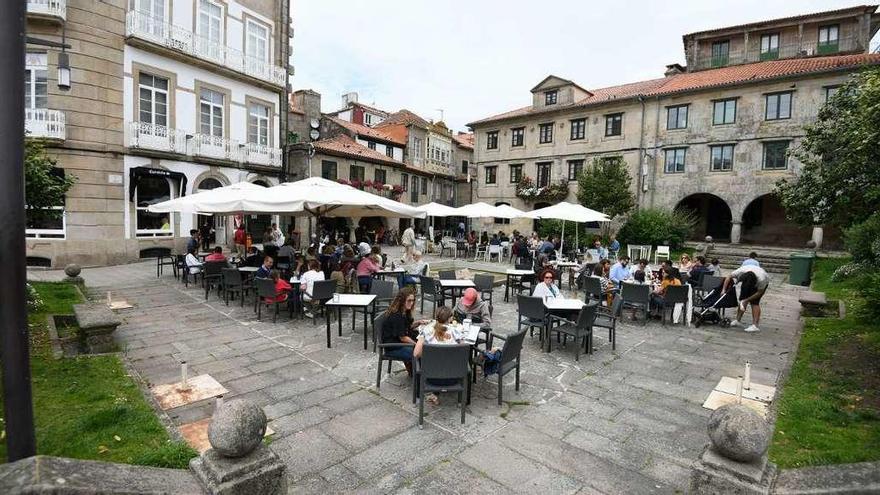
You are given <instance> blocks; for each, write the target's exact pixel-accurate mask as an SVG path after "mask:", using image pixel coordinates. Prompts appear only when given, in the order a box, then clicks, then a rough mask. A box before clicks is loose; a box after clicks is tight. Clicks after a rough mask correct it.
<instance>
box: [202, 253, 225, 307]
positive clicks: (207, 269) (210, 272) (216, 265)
mask: <svg viewBox="0 0 880 495" xmlns="http://www.w3.org/2000/svg"><path fill="white" fill-rule="evenodd" d="M224 268H226V263H225V262H220V261H209V262H207V263H205V264H204V265H202V285H204V286H205V300H206V301H207V300H208V294H209V293H210V292H211V289H213V288H214V287H215V286H216V287H217V295H218V296H219V295H220V291H221V290H223V289H222V287H223V269H224Z"/></svg>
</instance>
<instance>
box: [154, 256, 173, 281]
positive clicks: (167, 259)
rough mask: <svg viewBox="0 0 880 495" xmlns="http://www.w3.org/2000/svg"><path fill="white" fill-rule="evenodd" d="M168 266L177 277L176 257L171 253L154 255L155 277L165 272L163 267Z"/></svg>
mask: <svg viewBox="0 0 880 495" xmlns="http://www.w3.org/2000/svg"><path fill="white" fill-rule="evenodd" d="M166 266H170V267H171V271H172V273H174V277H175V278H177V258H176V257H175V256H174V255H173V254H160V255H159V256H156V277H159V276H160V275H161V274H163V273H165V267H166Z"/></svg>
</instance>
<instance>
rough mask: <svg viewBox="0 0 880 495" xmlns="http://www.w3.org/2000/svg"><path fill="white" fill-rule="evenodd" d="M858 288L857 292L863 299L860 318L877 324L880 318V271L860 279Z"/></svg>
mask: <svg viewBox="0 0 880 495" xmlns="http://www.w3.org/2000/svg"><path fill="white" fill-rule="evenodd" d="M857 287H858V288H857V289H856V292H857V293H858V295H859V297H861V298H862V301H861V304H859V307H858V309H857V313H858V315H859V317H861V318H862V319H863V320H865V321H875V322H876V321H877V319H878V318H880V303H878V301H880V271H878V272H871V273H867V274H865V275H863V276H861V277H859V282H858V285H857Z"/></svg>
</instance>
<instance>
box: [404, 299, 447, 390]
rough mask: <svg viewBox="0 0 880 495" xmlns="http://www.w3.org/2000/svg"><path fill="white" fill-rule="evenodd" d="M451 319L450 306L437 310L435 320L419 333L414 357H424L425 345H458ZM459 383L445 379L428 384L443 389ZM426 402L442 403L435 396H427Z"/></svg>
mask: <svg viewBox="0 0 880 495" xmlns="http://www.w3.org/2000/svg"><path fill="white" fill-rule="evenodd" d="M451 318H452V310H451V309H449V306H440V307H439V308H437V311H436V312H435V313H434V319H433V320H431V321H430V322H428V324H426V325H425V326H424V327H422V330H421V332H419V339H418V341H417V342H416V346H415V348H413V351H412V354H413V356H414V357H416V358H419V357H421V356H422V352H423V351H424V348H425V344H436V345H455V344H457V343H458V341H457V340H456V338H455V337H456V336H455V335H454V334H453V332H452V331H450V329H449V327H448V324H449V320H450V319H451ZM457 382H458V380H457V379H455V378H443V379H436V380H430V381H429V382H428V383H430V384H431V385H438V386H441V387H442V386H444V385H454V384H455V383H457ZM425 400H426V401H428V402H430V403H432V404H439V403H440V399H439V398H437V396H436V395H434V394H428V395H426V396H425Z"/></svg>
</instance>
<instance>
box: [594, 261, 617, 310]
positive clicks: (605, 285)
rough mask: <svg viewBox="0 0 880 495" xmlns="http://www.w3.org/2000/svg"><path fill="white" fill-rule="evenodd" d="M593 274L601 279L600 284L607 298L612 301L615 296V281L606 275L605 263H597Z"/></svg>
mask: <svg viewBox="0 0 880 495" xmlns="http://www.w3.org/2000/svg"><path fill="white" fill-rule="evenodd" d="M593 276H594V277H596V278H598V279H599V286H600V287H601V288H602V294H604V295H605V300H606V301H610V300H611V298H612V297H614V283H613V282H612V281H611V279H609V278H608V277H607V276H606V272H605V270H604V265H602V264H601V263H598V264H596V266H595V268H593Z"/></svg>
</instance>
